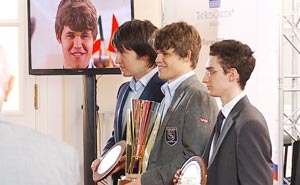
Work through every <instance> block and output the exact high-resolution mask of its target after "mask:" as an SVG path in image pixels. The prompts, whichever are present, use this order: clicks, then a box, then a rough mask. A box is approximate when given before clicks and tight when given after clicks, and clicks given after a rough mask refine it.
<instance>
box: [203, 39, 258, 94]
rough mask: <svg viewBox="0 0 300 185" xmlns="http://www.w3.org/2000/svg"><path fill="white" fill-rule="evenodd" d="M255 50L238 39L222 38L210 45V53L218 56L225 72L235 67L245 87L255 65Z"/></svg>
mask: <svg viewBox="0 0 300 185" xmlns="http://www.w3.org/2000/svg"><path fill="white" fill-rule="evenodd" d="M252 54H253V51H252V50H251V48H250V47H249V46H248V45H247V44H243V43H242V42H240V41H236V40H222V41H220V42H216V43H214V44H213V45H211V46H210V52H209V55H211V56H216V57H218V59H219V63H220V65H221V67H222V68H223V70H224V72H225V73H227V72H228V70H229V69H230V68H235V69H236V70H237V71H238V73H239V76H240V79H239V83H240V86H241V88H242V89H244V88H245V86H246V83H247V81H248V79H249V78H250V76H251V73H252V72H253V70H254V67H255V61H256V60H255V58H254V57H253V55H252Z"/></svg>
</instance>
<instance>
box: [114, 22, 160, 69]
mask: <svg viewBox="0 0 300 185" xmlns="http://www.w3.org/2000/svg"><path fill="white" fill-rule="evenodd" d="M155 30H157V27H155V26H154V25H153V24H152V23H151V22H150V21H148V20H144V21H142V20H131V21H127V22H125V23H123V24H122V25H121V26H120V27H119V28H118V30H117V31H116V32H115V33H114V36H113V39H112V44H113V46H114V47H115V48H116V49H117V50H118V51H120V52H123V51H124V49H126V50H132V51H134V52H135V53H136V54H137V55H138V57H142V56H148V57H149V65H148V67H152V66H155V65H156V64H155V59H156V56H157V54H156V52H155V50H154V49H153V48H152V46H151V44H150V43H149V39H150V38H151V37H152V35H153V33H154V32H155Z"/></svg>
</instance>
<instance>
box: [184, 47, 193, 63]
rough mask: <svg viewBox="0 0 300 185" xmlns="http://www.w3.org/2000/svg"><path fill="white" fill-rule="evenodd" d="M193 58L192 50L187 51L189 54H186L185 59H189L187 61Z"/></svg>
mask: <svg viewBox="0 0 300 185" xmlns="http://www.w3.org/2000/svg"><path fill="white" fill-rule="evenodd" d="M191 58H192V52H191V50H188V52H187V55H186V57H185V59H187V61H190V60H191Z"/></svg>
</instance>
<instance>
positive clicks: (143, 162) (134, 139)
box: [119, 99, 161, 185]
mask: <svg viewBox="0 0 300 185" xmlns="http://www.w3.org/2000/svg"><path fill="white" fill-rule="evenodd" d="M159 107H160V103H157V102H154V101H148V100H140V99H132V102H131V109H128V110H127V112H126V114H127V135H126V156H127V158H126V167H125V173H126V174H129V173H130V174H131V173H138V174H141V173H143V172H145V171H146V168H147V164H148V159H149V156H150V153H151V150H152V147H153V144H154V141H155V137H156V133H157V130H158V127H159V124H160V118H161V114H160V113H159ZM129 181H130V179H126V178H125V179H120V180H119V185H123V184H126V183H128V182H129Z"/></svg>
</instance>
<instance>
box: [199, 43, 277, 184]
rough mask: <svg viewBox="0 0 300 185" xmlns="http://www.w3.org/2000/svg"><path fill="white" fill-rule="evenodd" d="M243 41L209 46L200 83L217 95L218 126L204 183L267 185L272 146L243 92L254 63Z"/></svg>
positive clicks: (207, 153) (207, 155)
mask: <svg viewBox="0 0 300 185" xmlns="http://www.w3.org/2000/svg"><path fill="white" fill-rule="evenodd" d="M252 54H253V52H252V50H251V49H250V48H249V46H247V45H246V44H243V43H241V42H239V41H235V40H223V41H220V42H217V43H215V44H213V45H211V46H210V57H209V60H208V62H207V66H206V74H205V76H204V77H203V82H204V83H205V84H206V85H207V88H208V90H209V93H210V95H211V96H214V97H220V98H221V101H222V109H221V113H222V114H223V115H224V119H223V121H221V122H220V128H221V131H220V134H219V136H218V138H217V136H216V135H217V130H218V129H217V127H218V126H217V125H218V123H217V124H216V128H215V129H214V132H213V134H212V136H211V138H210V140H209V144H208V146H207V149H206V151H205V155H204V158H205V159H206V161H207V162H208V179H207V184H208V185H224V184H230V185H242V184H255V185H272V184H273V164H272V160H271V155H272V151H271V150H272V147H271V141H270V137H269V131H268V127H267V123H266V120H265V119H264V117H263V115H262V114H261V113H260V112H259V110H257V109H256V108H255V107H254V106H253V105H252V104H251V103H250V101H249V99H248V97H247V96H246V94H245V92H244V88H245V85H246V82H247V80H248V79H249V78H250V75H251V73H252V71H253V69H254V66H255V58H254V57H253V55H252Z"/></svg>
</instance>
